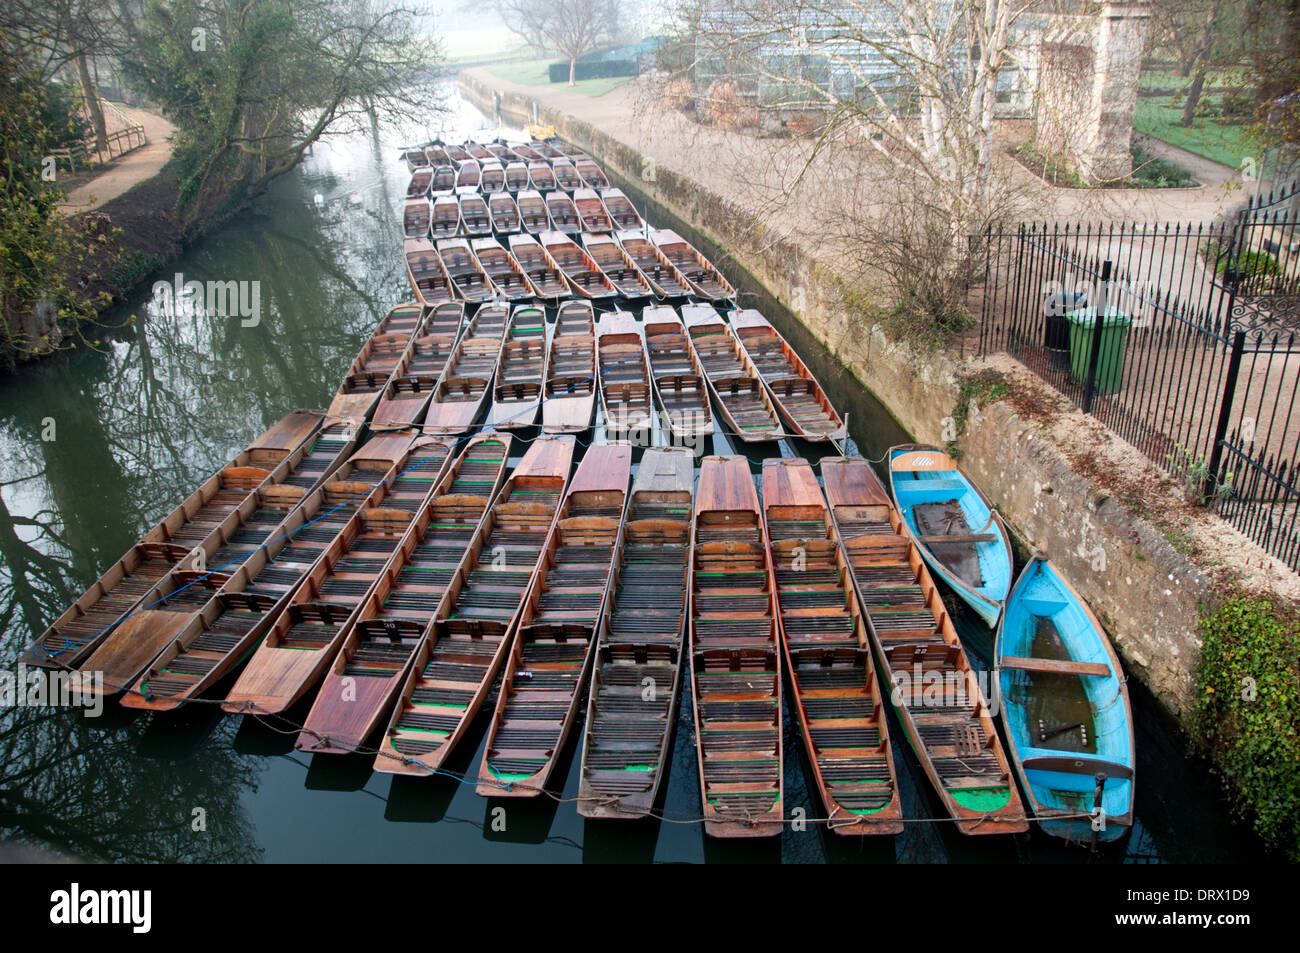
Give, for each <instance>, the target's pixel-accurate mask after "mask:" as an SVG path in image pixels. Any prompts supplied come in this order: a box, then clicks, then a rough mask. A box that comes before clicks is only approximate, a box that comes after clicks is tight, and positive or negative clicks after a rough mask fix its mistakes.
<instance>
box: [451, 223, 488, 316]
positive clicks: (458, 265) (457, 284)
mask: <svg viewBox="0 0 1300 953" xmlns="http://www.w3.org/2000/svg"><path fill="white" fill-rule="evenodd" d="M438 257H440V258H441V259H442V263H443V266H444V267H445V268H446V271H447V275H448V277H449V278H450V279H451V284H452V287H453V288H455V289H456V294H457V295H458V296H459V297H461V298H462V299H463V300H465V301H468V302H470V303H471V304H476V303H481V302H483V301H488V300H490V299H491V298H492V297H493V296H494V295H495V294H496V288H494V287H493V286H492V282H491V281H489V280H488V276H487V273H486V272H485V271H484V270H483V266H482V265H480V264H479V263H478V259H477V258H475V257H474V252H473V250H472V249H471V248H470V246H469V240H468V239H464V238H447V239H444V240H442V241H440V242H438Z"/></svg>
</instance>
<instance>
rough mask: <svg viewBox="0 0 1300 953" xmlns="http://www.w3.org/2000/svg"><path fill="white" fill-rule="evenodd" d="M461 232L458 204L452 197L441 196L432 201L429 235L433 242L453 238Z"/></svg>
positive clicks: (454, 197)
mask: <svg viewBox="0 0 1300 953" xmlns="http://www.w3.org/2000/svg"><path fill="white" fill-rule="evenodd" d="M460 232H461V228H460V202H459V201H458V200H457V198H456V196H454V195H443V196H440V197H438V198H436V199H434V200H433V212H432V218H431V219H430V222H429V234H430V235H431V236H432V237H433V239H434V240H435V241H440V240H442V239H444V238H455V237H456V236H457V235H459V234H460Z"/></svg>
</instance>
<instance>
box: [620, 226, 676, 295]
mask: <svg viewBox="0 0 1300 953" xmlns="http://www.w3.org/2000/svg"><path fill="white" fill-rule="evenodd" d="M614 237H615V238H617V239H618V243H619V244H620V245H621V246H623V250H624V251H625V252H627V256H628V257H629V258H631V259H632V261H633V263H635V265H636V266H637V268H638V269H640V271H641V274H643V275H645V278H646V280H647V281H648V282H650V287H651V289H653V290H654V293H655V294H656V295H658V296H659V297H660V298H686V297H689V296H690V294H691V286H690V285H689V284H688V283H687V281H686V278H685V277H683V276H682V273H681V272H680V271H678V270H677V269H676V268H675V267H673V263H672V262H670V261H669V260H668V258H667V257H666V256H665V255H664V253H663V252H661V251H660V250H659V246H658V245H656V244H655V243H654V242H652V241H650V239H648V238H646V237H645V235H644V234H642V233H641V232H636V231H621V232H618V233H617V234H616V235H615V236H614Z"/></svg>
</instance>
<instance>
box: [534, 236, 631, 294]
mask: <svg viewBox="0 0 1300 953" xmlns="http://www.w3.org/2000/svg"><path fill="white" fill-rule="evenodd" d="M538 240H539V241H540V242H541V243H542V247H543V248H545V249H546V253H547V254H548V255H550V256H551V259H552V260H553V261H554V262H555V263H556V264H557V265H559V266H560V271H562V272H564V277H565V280H566V281H568V283H569V287H571V288H572V289H573V290H574V292H575V293H576V294H578V295H581V296H582V297H584V298H612V297H614V296H615V295H617V294H618V291H617V289H615V288H614V286H613V285H612V284H610V281H609V278H607V277H606V276H605V273H604V272H603V271H601V270H600V266H599V265H597V264H596V262H595V259H593V258H592V257H591V256H590V255H588V254H587V253H586V252H585V251H583V250H582V246H581V245H579V244H578V243H577V242H575V241H574V240H573V239H572V238H570V237H569V236H568V235H564V234H561V233H560V232H543V233H542V234H541V235H540V236H539V237H538Z"/></svg>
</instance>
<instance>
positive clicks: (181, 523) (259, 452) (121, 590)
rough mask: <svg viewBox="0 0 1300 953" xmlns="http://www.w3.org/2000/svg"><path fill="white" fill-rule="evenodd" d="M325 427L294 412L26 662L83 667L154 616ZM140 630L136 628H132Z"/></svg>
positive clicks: (217, 477)
mask: <svg viewBox="0 0 1300 953" xmlns="http://www.w3.org/2000/svg"><path fill="white" fill-rule="evenodd" d="M321 422H322V414H321V413H320V411H294V412H293V413H291V414H288V415H286V416H285V417H284V418H283V419H281V420H280V421H279V422H278V423H276V424H275V426H273V427H272V428H271V429H269V430H268V431H266V432H265V433H264V434H262V435H261V436H260V437H258V438H257V439H256V440H254V441H253V442H252V443H251V444H249V445H248V446H247V447H246V448H245V449H243V450H241V451H240V452H239V453H238V454H236V455H235V456H234V458H233V459H231V460H230V462H229V463H227V464H226V465H225V466H223V467H222V468H221V469H220V470H218V471H217V472H216V473H215V474H213V475H212V476H211V477H209V478H208V479H207V480H205V481H204V482H203V484H202V485H201V486H200V487H199V488H198V489H197V490H195V491H194V492H193V493H192V494H190V496H189V497H188V498H187V499H186V500H185V501H184V502H183V503H181V504H180V505H179V506H178V507H176V508H175V509H174V510H172V511H171V512H170V513H168V514H167V516H166V517H164V518H163V519H162V521H161V522H159V523H158V524H157V525H156V526H154V527H153V528H152V529H150V530H149V532H147V533H145V535H144V536H143V537H142V538H141V539H140V541H139V542H138V543H136V544H135V545H134V546H132V547H131V548H130V549H129V550H127V552H126V553H125V554H124V555H123V556H122V557H121V558H120V559H118V560H117V561H116V562H115V563H114V564H113V565H112V566H110V567H109V568H108V569H107V570H106V571H105V572H104V574H103V575H102V576H100V577H99V579H98V580H96V582H95V583H94V585H92V586H91V587H90V588H89V589H87V590H86V591H85V592H84V593H83V594H82V595H81V597H80V598H78V599H77V601H76V602H74V603H73V604H72V605H71V606H69V607H68V609H67V610H65V611H64V612H63V614H62V615H60V616H59V617H58V618H57V619H55V620H54V622H53V623H51V625H50V626H49V628H47V629H46V630H45V631H44V632H43V633H42V634H41V636H40V638H38V639H37V640H36V641H35V642H33V643H32V644H31V645H29V646H28V647H27V649H26V650H25V651H24V652H23V655H22V657H21V658H20V661H21V662H24V663H25V664H27V665H37V666H42V667H45V668H77V667H79V666H80V665H81V663H83V662H84V661H85V660H86V659H87V658H89V657H90V655H91V653H92V652H94V651H95V650H96V649H97V648H98V647H99V646H100V644H101V643H103V642H104V640H105V639H107V638H108V637H109V635H110V634H111V633H112V632H113V631H115V628H116V627H117V626H118V625H119V623H121V622H122V621H123V619H124V618H125V617H127V616H128V615H130V614H131V613H132V612H133V611H135V610H137V609H145V610H148V609H149V604H150V603H152V602H154V601H156V599H157V597H158V594H159V589H160V587H161V586H163V585H164V583H165V582H166V581H167V580H168V579H169V577H170V575H171V572H172V570H173V569H174V568H176V567H178V566H179V565H180V564H181V562H182V561H183V560H186V559H187V557H189V558H191V559H192V558H193V555H194V551H195V550H196V548H199V546H200V544H201V543H203V542H204V541H206V540H208V539H209V538H210V537H211V536H212V535H213V533H214V532H215V531H216V530H217V529H218V527H220V526H221V524H222V523H224V522H225V521H226V520H227V519H228V518H229V517H230V516H231V514H233V513H234V512H235V511H236V510H238V509H239V508H240V507H241V506H242V505H243V504H244V503H245V501H247V500H248V499H249V498H250V497H252V496H253V494H254V493H255V492H256V491H257V490H258V489H259V488H261V487H264V486H267V485H275V484H278V483H280V482H283V481H284V480H285V479H287V478H288V477H289V476H290V475H291V473H292V472H293V468H294V466H295V451H298V450H300V449H301V450H302V451H303V453H301V454H297V455H296V457H297V459H298V460H301V459H303V458H305V457H306V456H307V455H308V452H307V442H308V441H310V440H312V438H314V437H315V436H316V434H317V433H318V432H319V431H320V427H321ZM200 552H202V550H200ZM206 555H207V554H206V553H205V555H204V559H205V560H206ZM172 588H173V589H174V586H173V587H172ZM157 611H159V612H163V613H165V612H166V610H157ZM141 624H142V622H141V621H139V620H135V621H133V622H132V628H133V629H134V628H135V627H138V626H139V625H141ZM146 661H147V660H146Z"/></svg>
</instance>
